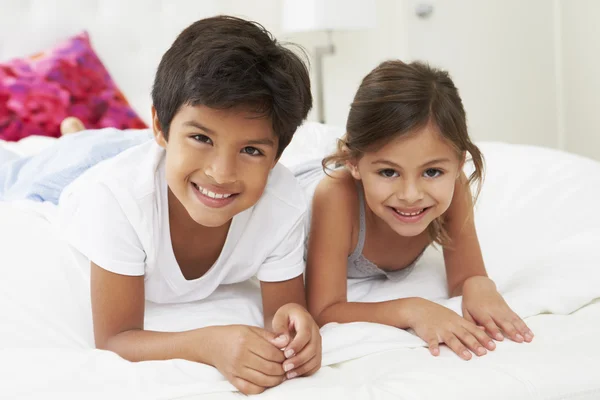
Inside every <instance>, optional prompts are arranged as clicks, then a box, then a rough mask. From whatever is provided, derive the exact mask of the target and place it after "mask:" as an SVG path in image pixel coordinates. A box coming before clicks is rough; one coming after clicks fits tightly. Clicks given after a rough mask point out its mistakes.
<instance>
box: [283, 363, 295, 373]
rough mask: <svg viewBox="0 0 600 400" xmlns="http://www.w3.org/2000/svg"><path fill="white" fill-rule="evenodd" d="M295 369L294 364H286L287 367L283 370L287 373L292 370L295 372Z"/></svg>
mask: <svg viewBox="0 0 600 400" xmlns="http://www.w3.org/2000/svg"><path fill="white" fill-rule="evenodd" d="M293 369H294V364H285V365H284V366H283V370H284V371H285V372H288V371H291V370H293Z"/></svg>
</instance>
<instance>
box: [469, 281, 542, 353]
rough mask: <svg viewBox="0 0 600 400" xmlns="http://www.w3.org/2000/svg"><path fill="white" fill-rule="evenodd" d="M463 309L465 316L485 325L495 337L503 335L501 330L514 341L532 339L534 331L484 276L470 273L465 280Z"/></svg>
mask: <svg viewBox="0 0 600 400" xmlns="http://www.w3.org/2000/svg"><path fill="white" fill-rule="evenodd" d="M462 309H463V315H464V316H465V318H466V319H467V320H469V321H471V322H473V323H475V324H478V325H480V326H482V327H483V328H485V330H486V331H487V332H488V334H489V335H490V336H491V337H493V338H495V339H496V340H503V339H504V336H503V335H502V333H501V332H500V330H502V331H504V332H505V333H506V334H507V335H508V337H509V338H510V339H512V340H513V341H515V342H519V343H522V342H523V341H525V342H531V341H532V340H533V332H531V330H530V329H529V328H528V327H527V325H526V324H525V322H523V320H522V319H521V318H520V317H519V316H518V315H517V314H515V312H514V311H513V310H511V309H510V307H509V306H508V304H506V301H504V299H503V298H502V295H501V294H500V293H498V291H497V290H496V285H495V284H494V282H493V281H492V280H491V279H489V278H487V277H485V276H473V277H471V278H469V279H467V280H466V281H465V283H464V284H463V300H462Z"/></svg>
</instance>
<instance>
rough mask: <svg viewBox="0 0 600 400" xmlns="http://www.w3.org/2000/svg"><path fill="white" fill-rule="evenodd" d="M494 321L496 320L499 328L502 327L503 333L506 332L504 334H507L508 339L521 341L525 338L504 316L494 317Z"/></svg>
mask: <svg viewBox="0 0 600 400" xmlns="http://www.w3.org/2000/svg"><path fill="white" fill-rule="evenodd" d="M494 322H496V324H497V325H498V326H499V327H500V329H502V330H503V331H504V333H506V336H508V337H509V338H510V340H512V341H514V342H517V343H523V341H524V340H525V338H524V337H523V336H522V335H521V334H520V333H519V331H518V330H517V328H516V327H515V326H514V325H513V324H512V321H511V320H509V319H506V318H503V319H500V318H498V319H496V318H495V319H494Z"/></svg>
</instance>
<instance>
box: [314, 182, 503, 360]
mask: <svg viewBox="0 0 600 400" xmlns="http://www.w3.org/2000/svg"><path fill="white" fill-rule="evenodd" d="M357 207H358V200H357V194H356V188H355V184H354V182H353V181H352V180H351V179H344V178H338V179H335V178H329V177H326V178H325V179H324V180H323V181H321V183H319V185H318V186H317V189H316V192H315V195H314V197H313V207H312V218H311V229H310V237H309V244H308V260H307V271H306V284H307V294H308V296H307V297H308V298H307V300H308V309H309V311H310V312H311V314H312V315H313V316H314V318H315V321H317V323H318V324H319V325H320V326H323V325H325V324H327V323H329V322H340V323H344V322H355V321H364V322H375V323H379V324H385V325H390V326H395V327H398V328H412V329H414V330H415V333H416V334H417V335H418V336H419V337H420V338H422V339H423V340H425V341H426V342H427V344H428V346H429V351H430V352H431V354H433V355H438V354H439V343H440V342H444V343H446V344H447V345H448V346H449V347H450V348H451V349H452V350H453V351H454V352H455V353H456V354H458V355H459V356H460V357H462V358H463V359H465V360H468V359H470V358H471V353H470V352H469V350H468V349H470V350H471V351H473V352H475V353H476V354H478V355H483V354H485V353H486V349H485V348H486V347H487V348H488V349H493V347H494V344H493V342H492V341H491V340H490V338H489V337H488V336H487V335H486V334H485V332H483V331H482V330H481V329H479V328H477V327H476V326H475V325H474V324H473V323H471V322H469V321H467V320H465V319H464V318H462V317H460V316H459V315H458V314H456V313H455V312H454V311H451V310H449V309H447V308H445V307H442V306H440V305H438V304H435V303H433V302H431V301H428V300H425V299H421V298H405V299H397V300H392V301H385V302H377V303H358V302H348V299H347V289H346V288H347V260H348V254H350V253H351V251H352V244H353V243H352V229H353V224H352V218H353V217H352V216H353V215H356V210H357Z"/></svg>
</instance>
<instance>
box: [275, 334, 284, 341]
mask: <svg viewBox="0 0 600 400" xmlns="http://www.w3.org/2000/svg"><path fill="white" fill-rule="evenodd" d="M286 339H287V336H285V335H279V336H277V337H276V338H275V340H280V341H284V340H286Z"/></svg>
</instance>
